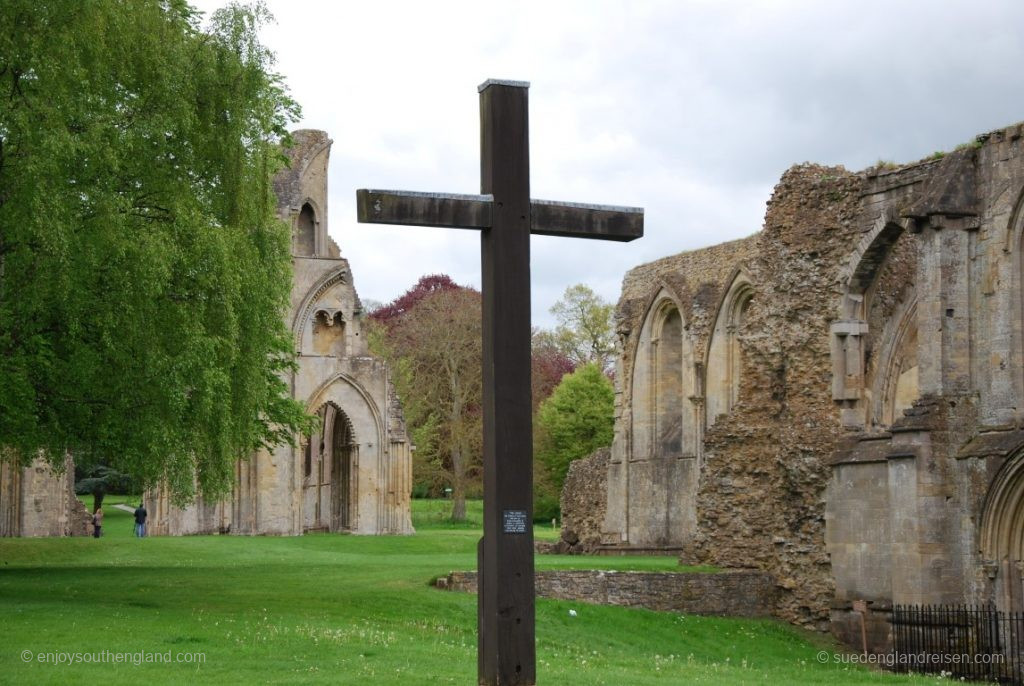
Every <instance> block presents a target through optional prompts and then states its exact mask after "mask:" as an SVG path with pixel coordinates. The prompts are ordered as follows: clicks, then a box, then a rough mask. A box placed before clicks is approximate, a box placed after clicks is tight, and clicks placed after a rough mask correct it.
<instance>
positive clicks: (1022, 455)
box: [980, 447, 1024, 612]
mask: <svg viewBox="0 0 1024 686" xmlns="http://www.w3.org/2000/svg"><path fill="white" fill-rule="evenodd" d="M980 534H981V535H980V543H981V546H980V547H981V551H980V552H981V557H982V560H983V562H984V565H985V567H986V568H987V569H988V570H989V576H990V577H993V576H994V582H995V584H994V587H993V591H994V598H993V599H994V600H995V602H996V605H998V606H999V608H1000V609H1002V610H1012V611H1017V612H1020V611H1024V447H1021V448H1018V449H1017V451H1016V452H1015V453H1014V455H1013V456H1012V457H1011V458H1009V459H1008V460H1007V461H1006V463H1004V464H1003V466H1002V467H1001V468H1000V469H999V471H998V472H997V473H996V476H995V478H994V479H993V480H992V483H991V485H990V486H989V490H988V494H987V495H986V497H985V504H984V507H983V509H982V517H981V531H980Z"/></svg>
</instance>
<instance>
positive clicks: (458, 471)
mask: <svg viewBox="0 0 1024 686" xmlns="http://www.w3.org/2000/svg"><path fill="white" fill-rule="evenodd" d="M464 471H465V469H464V468H463V464H462V451H461V450H460V449H459V448H455V449H454V450H452V521H453V522H464V521H466V483H465V482H466V477H465V474H463V472H464Z"/></svg>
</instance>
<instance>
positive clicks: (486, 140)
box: [479, 81, 537, 686]
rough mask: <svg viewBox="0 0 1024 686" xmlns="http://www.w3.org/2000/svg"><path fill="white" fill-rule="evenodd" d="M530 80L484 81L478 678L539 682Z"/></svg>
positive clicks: (490, 681)
mask: <svg viewBox="0 0 1024 686" xmlns="http://www.w3.org/2000/svg"><path fill="white" fill-rule="evenodd" d="M527 92H528V91H527V86H526V84H516V83H508V82H492V81H488V82H486V83H484V84H483V85H482V86H480V148H481V157H480V165H481V168H480V172H481V173H480V185H481V193H483V194H490V195H492V196H493V197H494V200H493V205H492V207H493V213H492V219H491V227H490V228H487V229H484V230H483V233H482V238H481V257H482V264H483V279H482V280H483V289H482V290H483V363H484V369H483V410H484V416H483V425H484V538H483V541H482V543H481V555H480V558H481V565H480V567H479V574H480V587H479V593H480V597H479V603H480V610H479V615H480V626H479V641H480V646H479V649H480V658H479V682H480V683H481V684H488V685H491V684H493V685H495V686H497V685H498V684H501V685H502V686H505V685H506V684H534V683H536V678H537V677H536V655H535V653H536V649H535V645H534V587H533V586H534V579H533V431H532V416H531V405H530V372H529V370H530V171H529V170H530V150H529V126H528V109H527V105H528V102H527Z"/></svg>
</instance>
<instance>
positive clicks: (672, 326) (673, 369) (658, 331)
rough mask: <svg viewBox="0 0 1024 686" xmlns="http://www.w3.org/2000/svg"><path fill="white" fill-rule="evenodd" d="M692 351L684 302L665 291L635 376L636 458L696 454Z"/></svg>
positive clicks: (640, 342)
mask: <svg viewBox="0 0 1024 686" xmlns="http://www.w3.org/2000/svg"><path fill="white" fill-rule="evenodd" d="M694 390H695V389H694V365H693V347H692V345H691V342H690V338H689V334H688V332H687V327H686V321H685V319H684V318H683V312H682V309H681V308H680V306H679V302H678V301H677V300H676V299H675V298H674V297H672V295H671V294H670V293H669V292H668V291H667V290H666V289H664V288H662V289H661V290H659V292H658V294H657V295H656V297H655V298H654V299H653V301H652V304H651V307H650V308H649V309H648V311H647V314H646V317H645V319H644V323H643V325H642V327H641V329H640V335H639V337H638V339H637V346H636V349H635V355H634V362H633V374H632V388H631V397H632V413H633V416H632V422H631V424H632V446H631V453H632V455H633V457H634V459H650V458H658V457H682V456H695V455H697V453H698V446H699V443H700V436H699V425H698V423H697V415H696V412H695V410H694V404H693V400H692V398H693V396H694Z"/></svg>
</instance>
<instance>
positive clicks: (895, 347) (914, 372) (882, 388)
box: [869, 295, 920, 426]
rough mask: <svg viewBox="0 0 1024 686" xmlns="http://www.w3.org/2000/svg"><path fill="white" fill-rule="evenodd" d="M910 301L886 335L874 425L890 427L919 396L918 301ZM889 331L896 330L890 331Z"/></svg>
mask: <svg viewBox="0 0 1024 686" xmlns="http://www.w3.org/2000/svg"><path fill="white" fill-rule="evenodd" d="M910 298H911V301H910V302H909V304H907V305H906V307H904V308H902V309H901V310H900V311H898V312H897V313H895V314H894V316H893V317H892V320H891V324H892V325H891V326H888V327H886V331H884V332H883V334H882V336H883V340H887V341H888V344H887V347H886V348H884V349H883V355H882V360H881V361H880V363H879V369H878V370H877V371H874V370H869V373H871V372H872V371H873V374H874V376H876V377H877V382H876V384H875V385H876V386H877V388H878V389H879V394H880V395H879V396H878V402H877V407H876V410H875V416H874V417H873V423H875V424H882V425H884V426H891V425H892V423H893V422H894V421H896V420H897V419H899V418H900V417H902V416H903V411H904V410H908V409H910V408H911V407H912V406H913V404H914V401H915V400H917V399H918V397H920V392H919V375H918V369H919V367H918V359H917V357H918V355H917V302H916V300H915V299H913V295H911V296H910ZM889 329H893V330H892V331H890V330H889Z"/></svg>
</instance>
